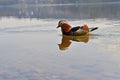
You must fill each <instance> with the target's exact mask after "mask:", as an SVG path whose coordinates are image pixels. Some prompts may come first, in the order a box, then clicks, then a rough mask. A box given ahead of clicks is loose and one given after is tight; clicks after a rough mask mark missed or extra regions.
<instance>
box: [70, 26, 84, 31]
mask: <svg viewBox="0 0 120 80" xmlns="http://www.w3.org/2000/svg"><path fill="white" fill-rule="evenodd" d="M81 28H82V27H81V26H77V27H73V28H71V31H72V32H75V31H77V30H79V29H81Z"/></svg>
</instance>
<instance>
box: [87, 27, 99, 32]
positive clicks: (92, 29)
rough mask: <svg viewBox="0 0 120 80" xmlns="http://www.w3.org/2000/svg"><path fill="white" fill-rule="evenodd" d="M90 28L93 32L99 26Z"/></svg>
mask: <svg viewBox="0 0 120 80" xmlns="http://www.w3.org/2000/svg"><path fill="white" fill-rule="evenodd" d="M89 29H90V32H92V31H94V30H96V29H98V27H94V28H89Z"/></svg>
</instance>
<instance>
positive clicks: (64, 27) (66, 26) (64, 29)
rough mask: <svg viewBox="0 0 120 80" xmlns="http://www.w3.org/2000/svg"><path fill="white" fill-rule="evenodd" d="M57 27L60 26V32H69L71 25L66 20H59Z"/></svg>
mask: <svg viewBox="0 0 120 80" xmlns="http://www.w3.org/2000/svg"><path fill="white" fill-rule="evenodd" d="M59 27H61V30H62V32H69V31H70V30H71V26H70V25H69V23H68V22H67V21H66V20H60V21H59V22H58V26H57V28H59Z"/></svg>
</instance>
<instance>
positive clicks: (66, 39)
mask: <svg viewBox="0 0 120 80" xmlns="http://www.w3.org/2000/svg"><path fill="white" fill-rule="evenodd" d="M72 41H76V42H84V43H87V42H88V41H89V35H83V36H66V35H62V39H61V43H60V44H58V46H59V49H60V50H67V49H68V48H69V47H70V45H71V43H72Z"/></svg>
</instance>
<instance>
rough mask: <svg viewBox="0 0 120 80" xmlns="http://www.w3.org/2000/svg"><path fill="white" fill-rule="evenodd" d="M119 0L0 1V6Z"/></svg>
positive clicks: (113, 0) (110, 0)
mask: <svg viewBox="0 0 120 80" xmlns="http://www.w3.org/2000/svg"><path fill="white" fill-rule="evenodd" d="M116 1H119V2H120V0H0V5H13V4H22V3H25V4H40V3H50V4H55V3H56V4H59V3H60V4H64V3H65V4H67V3H96V2H116Z"/></svg>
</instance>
